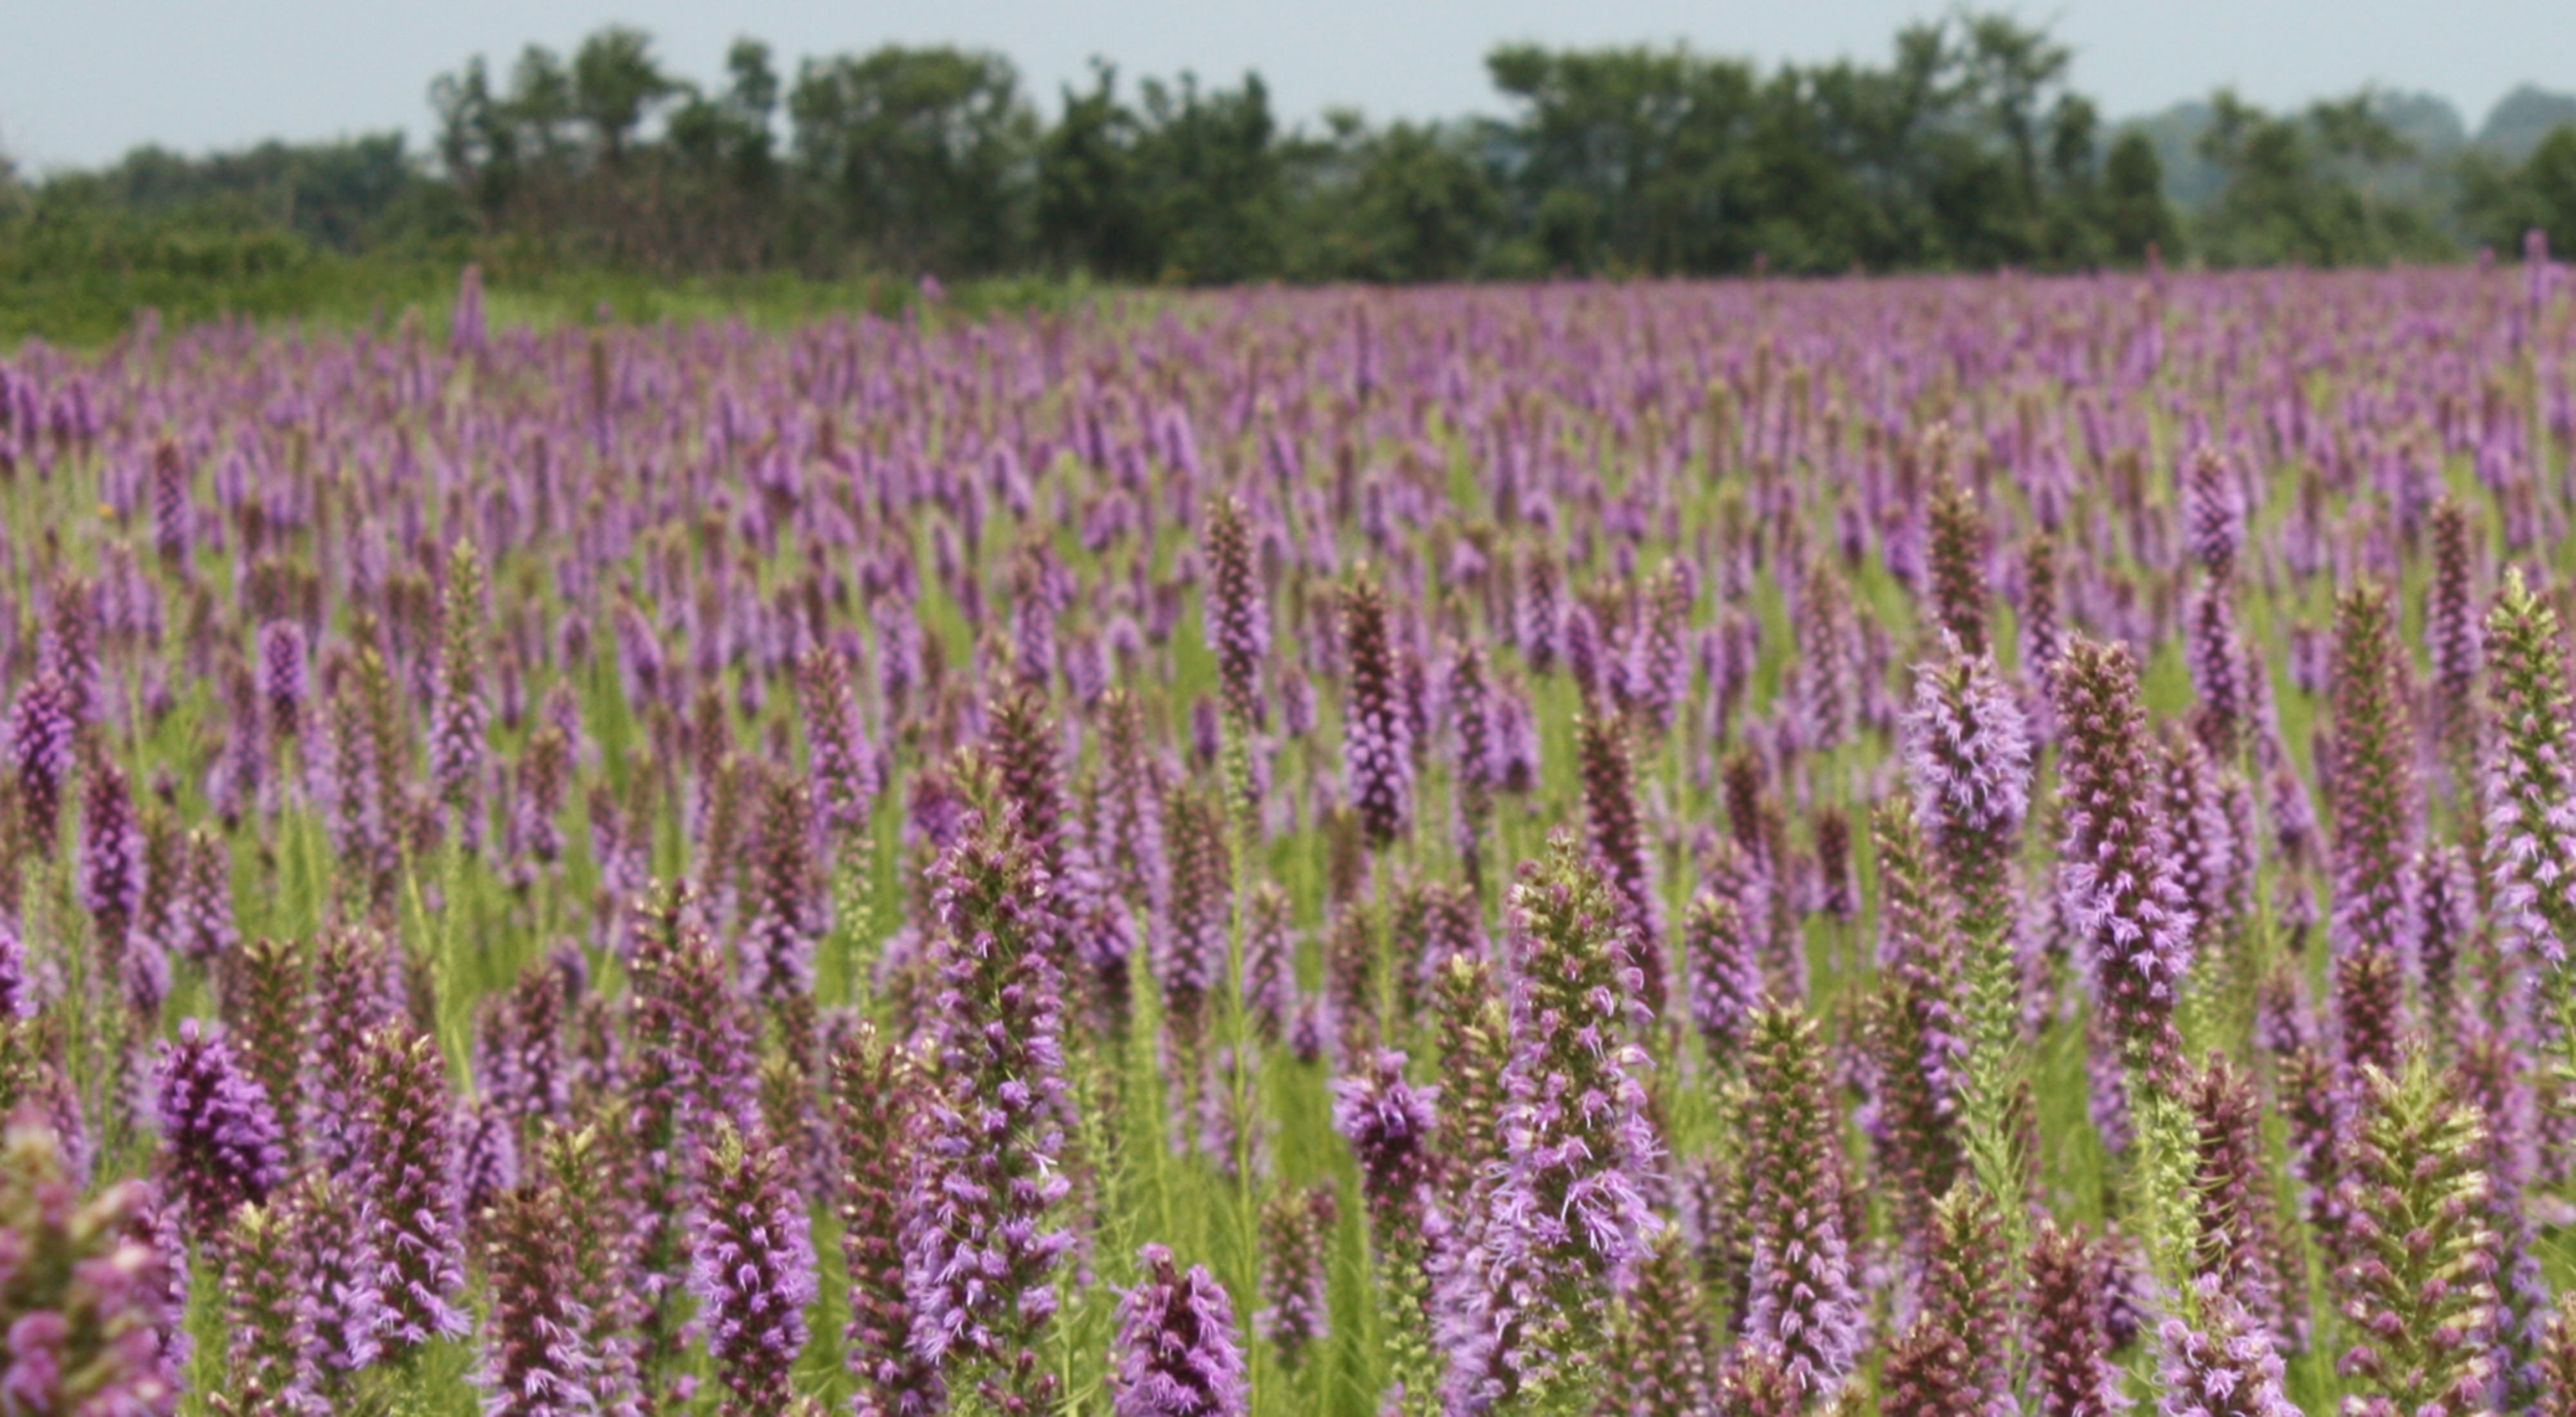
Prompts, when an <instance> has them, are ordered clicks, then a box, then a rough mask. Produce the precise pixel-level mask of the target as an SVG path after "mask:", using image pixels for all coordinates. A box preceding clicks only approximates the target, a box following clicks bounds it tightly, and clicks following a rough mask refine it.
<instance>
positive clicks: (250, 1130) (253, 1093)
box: [153, 1019, 286, 1246]
mask: <svg viewBox="0 0 2576 1417" xmlns="http://www.w3.org/2000/svg"><path fill="white" fill-rule="evenodd" d="M153 1090H154V1095H155V1099H156V1102H157V1109H156V1110H157V1111H158V1112H159V1115H160V1120H161V1139H162V1152H161V1157H162V1162H161V1170H162V1173H163V1175H164V1177H165V1178H166V1180H167V1184H168V1185H169V1187H170V1189H171V1191H172V1193H173V1194H175V1195H176V1196H177V1198H178V1200H179V1202H180V1204H181V1205H182V1206H184V1207H185V1211H186V1215H187V1222H188V1235H189V1238H190V1239H192V1240H194V1241H195V1242H196V1243H197V1244H199V1245H208V1246H211V1245H214V1244H216V1243H218V1242H219V1241H220V1240H221V1238H222V1236H223V1234H224V1231H225V1229H226V1227H228V1226H229V1225H231V1223H232V1215H233V1211H234V1210H235V1209H237V1208H238V1207H241V1206H244V1205H257V1204H259V1203H260V1202H262V1201H265V1200H267V1199H268V1196H269V1193H270V1192H271V1191H274V1190H276V1189H277V1188H278V1186H280V1185H281V1184H283V1183H284V1181H285V1179H286V1177H285V1164H284V1160H283V1156H282V1154H281V1151H280V1149H279V1145H278V1133H277V1113H276V1112H275V1110H274V1109H272V1108H271V1107H270V1106H269V1100H268V1090H267V1089H266V1088H264V1087H262V1086H260V1084H259V1083H258V1082H257V1081H256V1080H255V1079H253V1078H252V1077H251V1075H250V1074H249V1073H248V1072H247V1071H245V1070H244V1069H243V1068H242V1066H241V1064H240V1063H239V1062H238V1061H237V1060H236V1059H235V1058H234V1056H233V1050H232V1048H231V1046H230V1045H229V1044H227V1043H226V1042H225V1041H224V1039H223V1037H222V1036H221V1035H219V1034H215V1033H210V1032H208V1031H207V1030H206V1029H205V1028H204V1026H203V1025H201V1024H200V1023H198V1021H197V1020H195V1019H186V1020H183V1021H181V1023H180V1024H179V1037H178V1039H177V1041H176V1042H173V1043H168V1044H164V1045H163V1046H162V1050H161V1058H160V1062H159V1063H158V1064H157V1065H156V1066H155V1067H154V1069H153Z"/></svg>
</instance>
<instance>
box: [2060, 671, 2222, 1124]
mask: <svg viewBox="0 0 2576 1417" xmlns="http://www.w3.org/2000/svg"><path fill="white" fill-rule="evenodd" d="M2051 680H2052V683H2053V685H2054V687H2055V689H2056V693H2057V720H2058V731H2059V732H2060V733H2061V734H2062V735H2063V736H2064V739H2065V761H2064V766H2063V769H2062V775H2063V784H2062V789H2061V792H2062V800H2063V802H2064V804H2065V818H2066V842H2065V845H2064V848H2063V849H2062V851H2061V852H2060V860H2061V862H2062V865H2061V867H2060V881H2061V890H2062V891H2063V893H2064V896H2065V904H2066V913H2067V916H2068V918H2069V919H2070V920H2071V921H2073V922H2074V924H2075V926H2076V928H2077V929H2078V930H2079V931H2081V932H2082V934H2083V936H2084V938H2085V940H2086V942H2087V944H2088V947H2089V950H2088V952H2089V954H2090V957H2091V963H2092V968H2093V977H2094V987H2095V989H2096V991H2097V993H2098V996H2099V998H2100V1007H2101V1010H2102V1016H2103V1018H2104V1020H2105V1021H2106V1022H2107V1023H2108V1025H2109V1026H2110V1029H2111V1032H2112V1034H2113V1036H2114V1038H2115V1039H2116V1040H2117V1042H2118V1044H2119V1048H2120V1056H2121V1058H2122V1060H2123V1062H2124V1063H2125V1064H2126V1065H2127V1066H2128V1068H2129V1070H2130V1071H2131V1073H2132V1074H2133V1075H2143V1076H2146V1077H2155V1078H2162V1077H2167V1076H2170V1075H2171V1072H2172V1070H2173V1069H2174V1068H2175V1067H2176V1066H2177V1065H2178V1062H2179V1059H2178V1056H2177V1050H2178V1048H2179V1046H2180V1042H2181V1040H2180V1036H2179V1035H2178V1034H2177V1033H2176V1031H2175V1029H2174V1021H2173V1011H2174V1006H2175V1004H2176V1003H2177V1002H2179V1001H2180V998H2181V989H2182V980H2183V975H2184V973H2185V972H2186V971H2188V970H2189V969H2190V967H2191V957H2192V937H2191V930H2192V918H2191V912H2190V910H2189V908H2188V907H2186V906H2185V905H2184V904H2183V889H2182V882H2181V872H2180V870H2179V868H2178V867H2177V865H2176V864H2175V861H2174V856H2173V848H2172V841H2171V837H2170V836H2169V834H2168V832H2167V830H2166V825H2165V820H2164V813H2163V811H2162V804H2161V802H2160V800H2159V798H2158V795H2157V793H2156V790H2155V788H2156V781H2157V779H2156V775H2155V773H2154V770H2153V766H2152V762H2153V760H2152V759H2151V757H2150V756H2149V743H2148V741H2147V737H2146V710H2145V706H2144V703H2143V701H2142V700H2141V698H2140V696H2139V691H2138V665H2137V660H2136V659H2135V658H2134V657H2133V656H2132V655H2131V654H2130V653H2129V650H2128V648H2127V647H2126V646H2124V645H2104V644H2099V643H2096V642H2094V641H2091V640H2086V639H2083V638H2081V637H2078V638H2076V639H2074V640H2071V641H2069V642H2068V644H2067V646H2066V650H2065V653H2064V654H2063V655H2062V656H2060V658H2059V660H2058V662H2057V666H2056V668H2055V669H2054V670H2053V671H2052V673H2051Z"/></svg>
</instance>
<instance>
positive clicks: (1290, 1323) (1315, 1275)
mask: <svg viewBox="0 0 2576 1417" xmlns="http://www.w3.org/2000/svg"><path fill="white" fill-rule="evenodd" d="M1339 1218H1340V1210H1339V1207H1338V1206H1337V1204H1336V1203H1335V1201H1334V1198H1333V1188H1332V1187H1331V1186H1330V1185H1329V1184H1323V1185H1313V1186H1306V1187H1303V1188H1295V1187H1282V1188H1281V1189H1279V1190H1278V1191H1276V1192H1273V1193H1272V1195H1271V1196H1270V1198H1269V1199H1268V1200H1267V1201H1265V1202H1263V1203H1262V1207H1261V1294H1262V1297H1263V1298H1264V1299H1265V1300H1267V1301H1268V1307H1266V1308H1264V1309H1262V1311H1261V1312H1260V1313H1257V1314H1255V1315H1253V1318H1252V1322H1253V1327H1254V1328H1255V1329H1257V1330H1259V1332H1260V1333H1261V1336H1262V1337H1264V1338H1267V1339H1269V1340H1270V1341H1271V1343H1272V1344H1273V1345H1274V1346H1276V1347H1277V1348H1278V1350H1279V1361H1280V1362H1281V1363H1282V1364H1284V1365H1286V1366H1287V1367H1288V1368H1289V1370H1290V1371H1292V1372H1293V1371H1295V1370H1296V1368H1297V1367H1298V1366H1299V1365H1300V1364H1301V1363H1303V1362H1304V1361H1305V1359H1306V1355H1307V1353H1308V1351H1309V1350H1311V1349H1312V1348H1313V1346H1314V1345H1315V1344H1316V1343H1317V1342H1318V1341H1320V1340H1321V1339H1323V1338H1324V1337H1325V1336H1326V1335H1328V1334H1329V1333H1330V1332H1331V1331H1332V1321H1333V1311H1332V1304H1331V1299H1330V1296H1329V1294H1328V1292H1327V1290H1326V1280H1327V1278H1328V1275H1327V1273H1326V1264H1325V1262H1326V1260H1327V1259H1328V1258H1329V1257H1330V1250H1331V1247H1332V1241H1333V1227H1334V1224H1335V1222H1336V1221H1337V1220H1338V1219H1339Z"/></svg>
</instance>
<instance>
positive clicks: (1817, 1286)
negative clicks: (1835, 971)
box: [1744, 1007, 1865, 1401]
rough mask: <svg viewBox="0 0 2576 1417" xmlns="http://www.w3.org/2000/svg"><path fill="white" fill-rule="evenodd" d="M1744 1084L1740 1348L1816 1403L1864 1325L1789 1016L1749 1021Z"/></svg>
mask: <svg viewBox="0 0 2576 1417" xmlns="http://www.w3.org/2000/svg"><path fill="white" fill-rule="evenodd" d="M1747 1081H1748V1083H1749V1084H1750V1096H1751V1098H1752V1106H1753V1114H1752V1118H1751V1127H1752V1136H1751V1153H1750V1155H1749V1157H1748V1158H1747V1165H1748V1167H1749V1170H1750V1174H1751V1178H1752V1181H1753V1197H1752V1201H1753V1204H1752V1224H1753V1255H1752V1266H1753V1267H1752V1281H1751V1287H1750V1292H1749V1296H1748V1307H1747V1309H1746V1312H1745V1318H1744V1334H1745V1339H1746V1341H1747V1342H1748V1343H1750V1344H1752V1345H1754V1346H1756V1347H1758V1348H1760V1349H1762V1350H1763V1351H1764V1352H1766V1353H1767V1354H1769V1355H1770V1356H1771V1358H1772V1360H1773V1361H1775V1362H1777V1363H1778V1365H1779V1366H1780V1369H1781V1371H1782V1372H1784V1373H1785V1374H1786V1375H1787V1376H1788V1378H1789V1380H1790V1381H1791V1382H1792V1383H1793V1384H1795V1385H1796V1387H1797V1388H1798V1390H1800V1391H1801V1392H1804V1393H1806V1394H1808V1395H1809V1397H1811V1398H1813V1399H1815V1400H1818V1401H1824V1400H1828V1399H1830V1398H1831V1397H1832V1395H1833V1394H1834V1393H1836V1392H1838V1391H1840V1390H1841V1388H1842V1385H1843V1381H1844V1380H1845V1379H1846V1378H1847V1377H1849V1376H1850V1374H1851V1371H1852V1369H1853V1368H1854V1366H1856V1365H1857V1364H1858V1362H1859V1359H1860V1349H1861V1340H1862V1329H1863V1324H1864V1322H1865V1320H1864V1314H1863V1309H1862V1299H1861V1292H1860V1287H1859V1278H1858V1276H1857V1275H1856V1274H1855V1273H1854V1272H1853V1268H1852V1260H1851V1241H1852V1237H1851V1236H1850V1235H1849V1234H1847V1233H1846V1231H1845V1229H1844V1216H1845V1215H1846V1214H1847V1213H1848V1211H1847V1208H1846V1207H1845V1205H1844V1189H1845V1187H1846V1186H1847V1185H1848V1184H1849V1183H1848V1181H1847V1180H1846V1179H1845V1176H1844V1161H1843V1143H1842V1123H1841V1119H1840V1118H1839V1117H1837V1116H1836V1115H1835V1111H1834V1105H1833V1099H1832V1094H1831V1092H1830V1090H1829V1080H1828V1077H1827V1074H1826V1063H1825V1053H1824V1045H1823V1042H1822V1040H1821V1039H1819V1038H1818V1036H1817V1033H1816V1025H1815V1022H1814V1021H1813V1020H1812V1019H1809V1018H1808V1017H1807V1016H1806V1015H1805V1014H1804V1013H1803V1012H1800V1011H1798V1010H1794V1009H1785V1008H1779V1007H1771V1008H1766V1009H1764V1010H1762V1011H1761V1012H1760V1013H1758V1014H1756V1015H1755V1016H1754V1024H1753V1053H1752V1067H1751V1068H1750V1069H1749V1070H1748V1074H1747Z"/></svg>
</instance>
